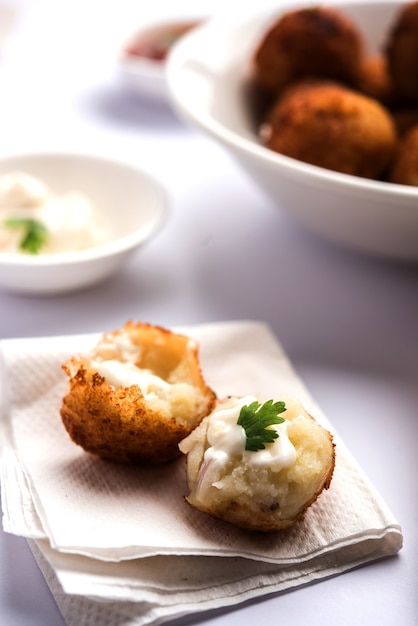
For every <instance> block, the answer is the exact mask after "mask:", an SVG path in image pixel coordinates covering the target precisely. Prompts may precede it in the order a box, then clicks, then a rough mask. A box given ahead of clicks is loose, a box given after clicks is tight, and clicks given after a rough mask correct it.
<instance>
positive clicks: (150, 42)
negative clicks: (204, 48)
mask: <svg viewBox="0 0 418 626" xmlns="http://www.w3.org/2000/svg"><path fill="white" fill-rule="evenodd" d="M199 23H200V20H188V21H182V22H167V23H163V24H157V25H155V26H150V27H149V28H147V29H145V30H143V31H141V32H139V33H138V34H137V35H136V36H134V37H133V38H132V40H131V41H130V42H129V43H128V44H127V45H126V47H125V50H124V54H125V55H126V56H128V57H139V58H143V59H149V60H151V61H158V62H162V61H165V60H166V58H167V56H168V53H169V52H170V50H171V48H172V47H173V45H174V44H175V43H176V42H177V40H178V39H180V37H182V36H183V35H184V34H186V33H187V32H188V31H189V30H191V29H192V28H195V27H196V26H198V24H199Z"/></svg>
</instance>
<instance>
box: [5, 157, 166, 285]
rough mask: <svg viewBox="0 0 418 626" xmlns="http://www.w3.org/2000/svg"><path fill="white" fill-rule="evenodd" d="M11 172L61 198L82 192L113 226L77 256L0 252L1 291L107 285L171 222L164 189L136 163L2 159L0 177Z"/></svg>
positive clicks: (87, 159) (71, 253)
mask: <svg viewBox="0 0 418 626" xmlns="http://www.w3.org/2000/svg"><path fill="white" fill-rule="evenodd" d="M10 172H24V173H25V174H30V175H32V176H34V177H36V178H39V179H40V180H42V181H43V182H44V183H45V184H46V185H47V186H48V187H49V188H50V189H51V191H52V192H53V193H54V194H57V195H61V194H62V195H65V194H68V193H69V192H72V191H77V192H81V193H82V194H84V195H85V196H86V197H87V198H88V199H89V200H90V201H91V203H92V205H93V206H94V208H95V209H96V211H97V213H98V215H99V217H100V216H101V217H102V218H103V221H104V223H106V224H108V225H109V227H110V228H109V230H110V232H111V238H110V240H109V241H107V242H106V243H104V244H102V245H100V246H97V247H94V248H90V249H86V250H82V251H77V252H66V253H60V254H49V255H46V254H45V255H42V254H38V255H29V254H13V253H5V252H0V289H5V290H8V291H14V292H20V293H26V294H55V293H61V292H66V291H74V290H78V289H81V288H86V287H88V286H90V285H93V284H95V283H98V282H100V281H103V280H104V279H106V278H108V277H109V276H111V275H112V274H115V273H116V272H117V271H118V270H120V269H121V267H122V266H123V265H124V264H125V263H126V261H127V260H128V259H129V257H130V256H131V255H132V254H133V253H134V252H135V251H136V250H137V249H138V248H139V247H140V246H142V245H143V244H144V243H145V242H147V241H148V240H149V239H150V238H151V237H152V236H153V235H155V234H156V233H157V231H158V230H159V229H160V228H161V226H162V225H163V223H164V221H165V219H166V215H167V210H168V208H167V198H166V193H165V191H164V189H163V188H162V186H161V184H160V183H159V182H158V181H156V180H154V179H153V177H152V176H150V175H149V174H147V173H146V172H144V171H143V170H142V169H140V168H139V167H137V166H135V165H134V164H131V163H125V162H122V161H118V160H114V159H111V158H105V157H102V156H98V155H93V154H76V153H28V154H16V155H10V156H7V157H2V158H0V176H1V175H3V174H7V173H10Z"/></svg>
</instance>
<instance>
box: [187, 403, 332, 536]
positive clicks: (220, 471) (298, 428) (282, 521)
mask: <svg viewBox="0 0 418 626" xmlns="http://www.w3.org/2000/svg"><path fill="white" fill-rule="evenodd" d="M280 399H281V400H282V401H285V406H286V410H285V411H284V412H283V413H281V417H283V418H284V422H282V423H280V424H273V425H271V426H269V427H268V428H270V429H274V430H275V431H276V432H277V433H278V435H279V436H278V437H277V438H276V439H275V440H274V441H273V442H271V443H268V442H266V443H265V448H264V449H259V450H255V451H254V450H246V449H245V446H246V437H247V434H246V431H245V430H244V428H243V427H242V426H240V425H239V424H238V423H237V421H238V417H239V415H240V411H241V408H242V407H243V406H249V405H250V404H251V403H252V402H253V401H255V400H257V398H254V397H253V396H247V397H244V398H227V399H225V400H222V401H219V402H218V404H217V407H215V409H214V411H213V412H212V413H211V414H210V415H209V416H208V417H206V418H205V419H204V420H203V421H202V423H201V424H200V425H199V426H198V427H197V428H196V429H195V430H194V431H193V432H192V433H191V434H190V435H189V436H188V437H186V439H184V440H183V441H182V442H181V443H180V450H181V451H182V452H183V453H184V454H186V455H187V478H188V484H189V489H190V493H189V495H188V496H187V498H186V499H187V501H188V502H189V504H191V505H192V506H194V507H195V508H197V509H199V510H201V511H204V512H206V513H209V514H211V515H213V516H214V517H218V518H221V519H224V520H226V521H229V522H231V523H234V524H236V525H237V526H241V527H243V528H248V529H251V530H261V531H265V532H271V531H275V530H278V529H281V528H287V527H288V526H291V525H292V524H293V523H294V522H295V521H297V520H298V519H300V518H301V517H302V516H303V514H304V511H305V510H306V508H307V507H308V506H310V504H312V503H313V502H314V501H315V500H316V498H317V497H318V495H319V494H320V493H321V491H322V490H323V489H324V488H327V487H328V486H329V483H330V481H331V477H332V473H333V468H334V460H335V454H334V446H333V442H332V437H331V435H330V433H329V432H328V431H327V430H325V429H324V428H323V427H322V426H320V424H318V423H317V422H316V421H315V420H314V419H313V418H312V417H311V416H310V415H309V414H308V413H307V412H306V411H305V409H304V407H303V405H302V404H301V403H300V402H299V401H298V400H297V399H295V398H291V397H286V398H283V397H281V398H280Z"/></svg>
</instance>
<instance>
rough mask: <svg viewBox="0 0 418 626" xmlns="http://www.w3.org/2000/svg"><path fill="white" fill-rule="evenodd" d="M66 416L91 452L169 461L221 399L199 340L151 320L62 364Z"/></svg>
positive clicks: (107, 338)
mask: <svg viewBox="0 0 418 626" xmlns="http://www.w3.org/2000/svg"><path fill="white" fill-rule="evenodd" d="M62 367H63V370H64V371H65V372H66V374H67V375H68V377H69V392H68V393H67V395H66V396H65V397H64V398H63V402H62V406H61V417H62V421H63V424H64V426H65V428H66V430H67V432H68V434H69V435H70V437H71V439H72V440H73V441H74V442H75V443H76V444H78V445H80V446H81V447H82V448H84V450H86V451H88V452H91V453H93V454H97V455H99V456H101V457H103V458H106V459H109V460H112V461H117V462H120V463H128V464H140V463H150V464H155V463H164V462H167V461H170V460H172V459H174V458H175V457H176V456H179V454H180V453H179V449H178V443H179V441H180V440H181V439H183V438H184V437H185V436H186V435H188V434H189V433H190V432H191V431H192V430H193V429H194V428H195V427H196V426H197V425H198V424H199V422H200V421H201V420H202V418H203V417H204V416H205V415H207V414H208V413H209V412H210V411H211V409H212V407H213V405H214V402H215V394H214V392H213V391H212V390H211V389H210V388H209V387H208V386H207V384H206V383H205V381H204V378H203V375H202V372H201V369H200V365H199V357H198V345H197V344H196V342H195V341H194V340H192V339H190V338H189V337H186V336H184V335H181V334H176V333H173V332H171V331H169V330H166V329H164V328H161V327H159V326H153V325H151V324H143V323H138V324H133V323H132V322H128V323H127V324H125V326H124V327H123V328H122V329H121V330H117V331H114V332H109V333H105V334H104V335H103V337H102V338H101V340H100V341H99V342H98V344H97V345H96V346H95V347H94V348H93V350H92V352H91V354H90V355H89V356H87V357H84V356H74V357H73V358H71V359H70V360H68V361H67V362H66V363H64V364H63V366H62Z"/></svg>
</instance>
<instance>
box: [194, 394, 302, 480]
mask: <svg viewBox="0 0 418 626" xmlns="http://www.w3.org/2000/svg"><path fill="white" fill-rule="evenodd" d="M255 400H257V398H256V397H254V396H246V397H244V398H239V399H236V398H234V399H231V400H230V402H229V403H226V404H223V405H220V407H219V408H217V409H215V411H214V412H213V413H212V414H211V416H210V417H209V425H208V430H207V435H206V436H207V440H208V443H209V444H210V445H209V448H208V449H207V450H206V452H205V461H210V460H216V461H217V463H218V464H219V463H220V464H225V465H226V464H227V463H228V462H229V461H230V460H232V459H234V458H235V459H237V458H241V459H242V462H243V463H244V464H246V465H249V466H253V467H268V468H270V469H272V470H273V471H280V470H281V469H283V468H287V467H290V466H291V465H293V463H294V462H295V460H296V450H295V447H294V445H293V444H292V442H291V441H290V439H289V436H288V424H289V423H288V422H287V421H286V420H285V421H284V422H283V423H281V424H273V425H272V426H270V427H269V428H271V429H273V430H275V431H276V432H277V433H278V434H279V436H278V437H277V438H276V439H275V440H274V442H272V443H266V444H265V449H264V450H258V451H256V452H255V451H251V450H245V443H246V434H245V430H244V428H243V427H242V426H240V425H238V424H237V421H238V418H239V414H240V411H241V408H242V407H243V406H246V405H249V404H251V402H254V401H255Z"/></svg>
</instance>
